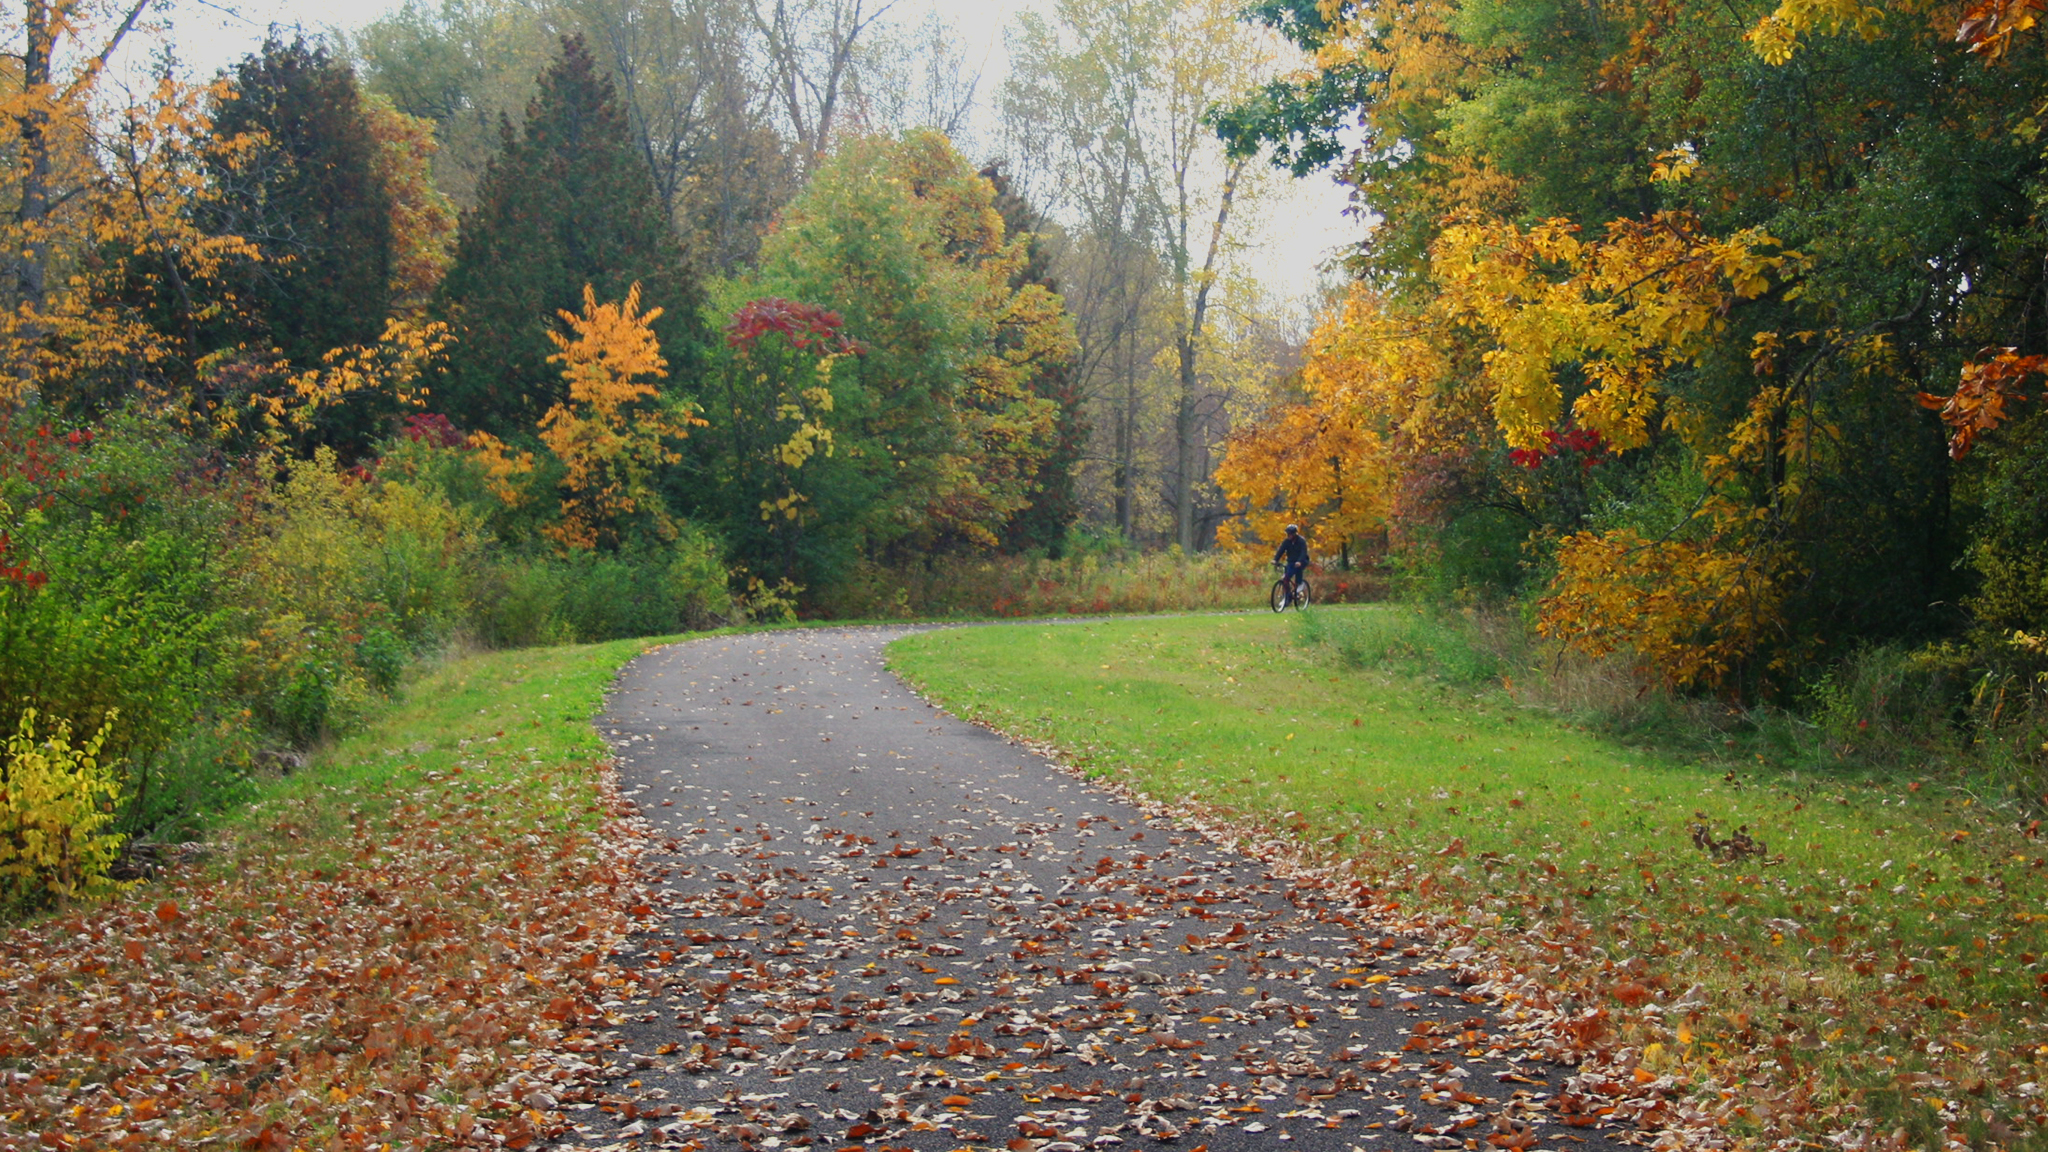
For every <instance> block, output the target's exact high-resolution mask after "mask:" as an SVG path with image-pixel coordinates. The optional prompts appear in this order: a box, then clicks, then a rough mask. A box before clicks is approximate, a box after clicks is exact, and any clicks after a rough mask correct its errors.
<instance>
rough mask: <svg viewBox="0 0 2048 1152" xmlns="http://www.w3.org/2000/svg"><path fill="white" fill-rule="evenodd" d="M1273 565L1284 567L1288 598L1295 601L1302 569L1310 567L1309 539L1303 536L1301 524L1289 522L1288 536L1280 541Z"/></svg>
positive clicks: (1289, 600) (1283, 579)
mask: <svg viewBox="0 0 2048 1152" xmlns="http://www.w3.org/2000/svg"><path fill="white" fill-rule="evenodd" d="M1273 567H1275V568H1281V569H1283V570H1284V571H1283V575H1282V576H1281V577H1280V579H1281V581H1282V582H1283V583H1285V584H1286V585H1287V600H1288V602H1289V603H1293V601H1294V592H1295V588H1296V587H1297V582H1298V581H1299V580H1300V579H1301V573H1302V570H1303V569H1305V568H1307V567H1308V541H1306V540H1304V539H1302V538H1301V525H1299V524H1289V525H1288V526H1287V538H1286V539H1285V540H1282V541H1280V548H1279V550H1278V551H1276V552H1274V553H1273Z"/></svg>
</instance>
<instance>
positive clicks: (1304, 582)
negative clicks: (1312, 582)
mask: <svg viewBox="0 0 2048 1152" xmlns="http://www.w3.org/2000/svg"><path fill="white" fill-rule="evenodd" d="M1307 606H1308V577H1306V576H1303V577H1300V578H1298V579H1297V580H1295V582H1294V607H1295V610H1296V611H1300V610H1301V609H1302V608H1305V607H1307Z"/></svg>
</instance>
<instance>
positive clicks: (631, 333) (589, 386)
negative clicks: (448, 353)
mask: <svg viewBox="0 0 2048 1152" xmlns="http://www.w3.org/2000/svg"><path fill="white" fill-rule="evenodd" d="M661 314H662V310H661V309H659V308H655V309H653V310H651V311H648V312H644V313H643V312H641V311H640V285H638V284H635V285H633V287H632V288H631V289H630V290H629V291H628V292H627V293H626V298H625V299H624V300H623V301H620V302H618V303H615V304H613V303H600V302H599V301H598V299H597V293H596V290H595V289H593V288H592V287H590V286H588V285H585V286H584V289H583V311H582V313H581V314H577V313H573V312H563V313H562V320H563V322H564V323H566V324H567V325H568V327H569V331H568V333H567V334H566V335H565V334H563V333H560V332H549V333H548V339H550V340H552V341H554V344H555V348H556V349H557V351H556V352H555V354H554V355H553V356H550V357H548V359H549V360H550V361H551V362H553V363H556V364H560V365H561V366H562V378H563V379H564V380H565V381H567V382H568V385H569V400H568V402H567V403H565V404H556V405H554V406H553V407H551V408H549V409H548V411H547V414H546V415H544V416H542V417H541V419H540V440H541V443H542V444H544V445H546V446H547V449H548V451H549V452H550V453H551V454H553V456H554V457H555V459H556V460H558V461H560V463H561V465H562V478H561V480H560V481H559V486H560V488H561V518H560V519H559V520H558V521H557V522H556V523H554V524H552V525H550V526H548V527H547V528H546V529H545V531H546V532H547V534H548V535H549V536H550V537H552V538H553V539H554V540H555V542H556V543H558V544H560V545H562V546H563V547H565V548H592V547H595V546H596V545H597V544H598V542H599V541H600V539H612V540H615V539H617V537H618V534H619V521H620V520H621V519H622V518H623V517H626V516H629V515H632V514H634V513H646V514H648V515H651V516H654V517H655V518H656V519H657V523H656V525H655V527H656V530H657V531H658V532H661V533H663V534H664V535H666V534H667V533H668V532H670V531H672V526H670V525H668V524H667V523H666V522H665V520H664V517H665V513H664V512H663V511H662V504H661V500H660V499H659V497H658V496H656V495H655V493H654V488H653V484H654V471H655V469H656V468H657V467H660V466H661V465H665V464H673V463H675V462H676V461H678V460H680V459H681V458H682V457H681V455H680V454H679V453H677V452H675V451H674V450H672V449H670V448H669V447H668V446H667V444H666V441H668V440H670V439H680V438H682V437H684V436H687V435H689V428H690V426H692V425H702V424H703V423H704V421H703V420H701V419H699V418H698V417H697V416H696V415H695V414H694V411H693V410H681V411H676V412H672V411H670V410H668V409H667V408H665V407H663V406H662V405H661V404H660V403H658V401H659V399H660V390H659V389H658V388H656V387H655V386H654V385H653V384H651V383H648V381H649V380H658V379H661V378H662V377H665V376H667V375H668V361H667V360H666V359H664V358H663V357H662V355H661V345H660V343H659V342H658V341H657V340H656V338H655V335H654V329H653V327H652V325H653V323H654V321H655V320H657V319H659V318H660V316H661ZM493 471H494V475H495V474H497V469H494V470H493Z"/></svg>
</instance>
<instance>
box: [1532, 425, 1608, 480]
mask: <svg viewBox="0 0 2048 1152" xmlns="http://www.w3.org/2000/svg"><path fill="white" fill-rule="evenodd" d="M1543 439H1544V445H1543V447H1541V448H1517V449H1515V450H1514V451H1513V452H1510V453H1508V459H1509V460H1511V461H1513V462H1514V463H1516V464H1519V465H1521V466H1522V467H1524V468H1541V467H1543V465H1544V463H1545V462H1547V461H1549V460H1553V459H1556V458H1557V457H1559V456H1565V457H1568V458H1569V457H1577V459H1578V462H1579V468H1580V469H1581V470H1582V471H1584V470H1590V469H1591V468H1592V467H1593V466H1594V465H1596V464H1600V463H1603V462H1605V461H1606V459H1607V438H1606V437H1604V436H1602V435H1600V433H1598V432H1596V431H1594V430H1593V429H1591V428H1567V429H1565V430H1564V431H1563V432H1561V433H1560V432H1558V431H1557V430H1556V429H1552V430H1550V431H1548V432H1545V433H1544V434H1543Z"/></svg>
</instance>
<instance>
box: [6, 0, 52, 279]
mask: <svg viewBox="0 0 2048 1152" xmlns="http://www.w3.org/2000/svg"><path fill="white" fill-rule="evenodd" d="M22 32H23V35H24V38H25V40H26V45H27V46H26V47H25V48H24V49H23V51H22V60H21V81H22V91H23V93H24V96H25V99H24V100H23V101H22V110H21V112H19V113H18V114H16V116H15V118H14V122H15V127H16V130H17V131H19V132H20V133H21V201H20V204H19V205H18V206H17V207H16V208H15V222H16V224H17V225H18V230H17V235H19V236H20V237H21V252H20V254H19V255H17V256H15V258H14V290H15V294H16V296H17V299H18V303H19V304H20V305H21V306H22V307H24V308H26V309H27V310H29V311H30V312H32V313H35V314H40V313H41V312H42V311H43V307H44V305H45V304H46V303H47V302H48V299H49V259H50V242H49V229H48V223H49V217H50V109H49V98H50V95H51V89H50V52H51V43H50V41H51V37H52V35H53V34H54V29H52V28H51V25H50V6H49V4H48V3H47V2H46V0H29V2H28V5H27V12H26V13H25V14H24V16H23V28H22Z"/></svg>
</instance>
